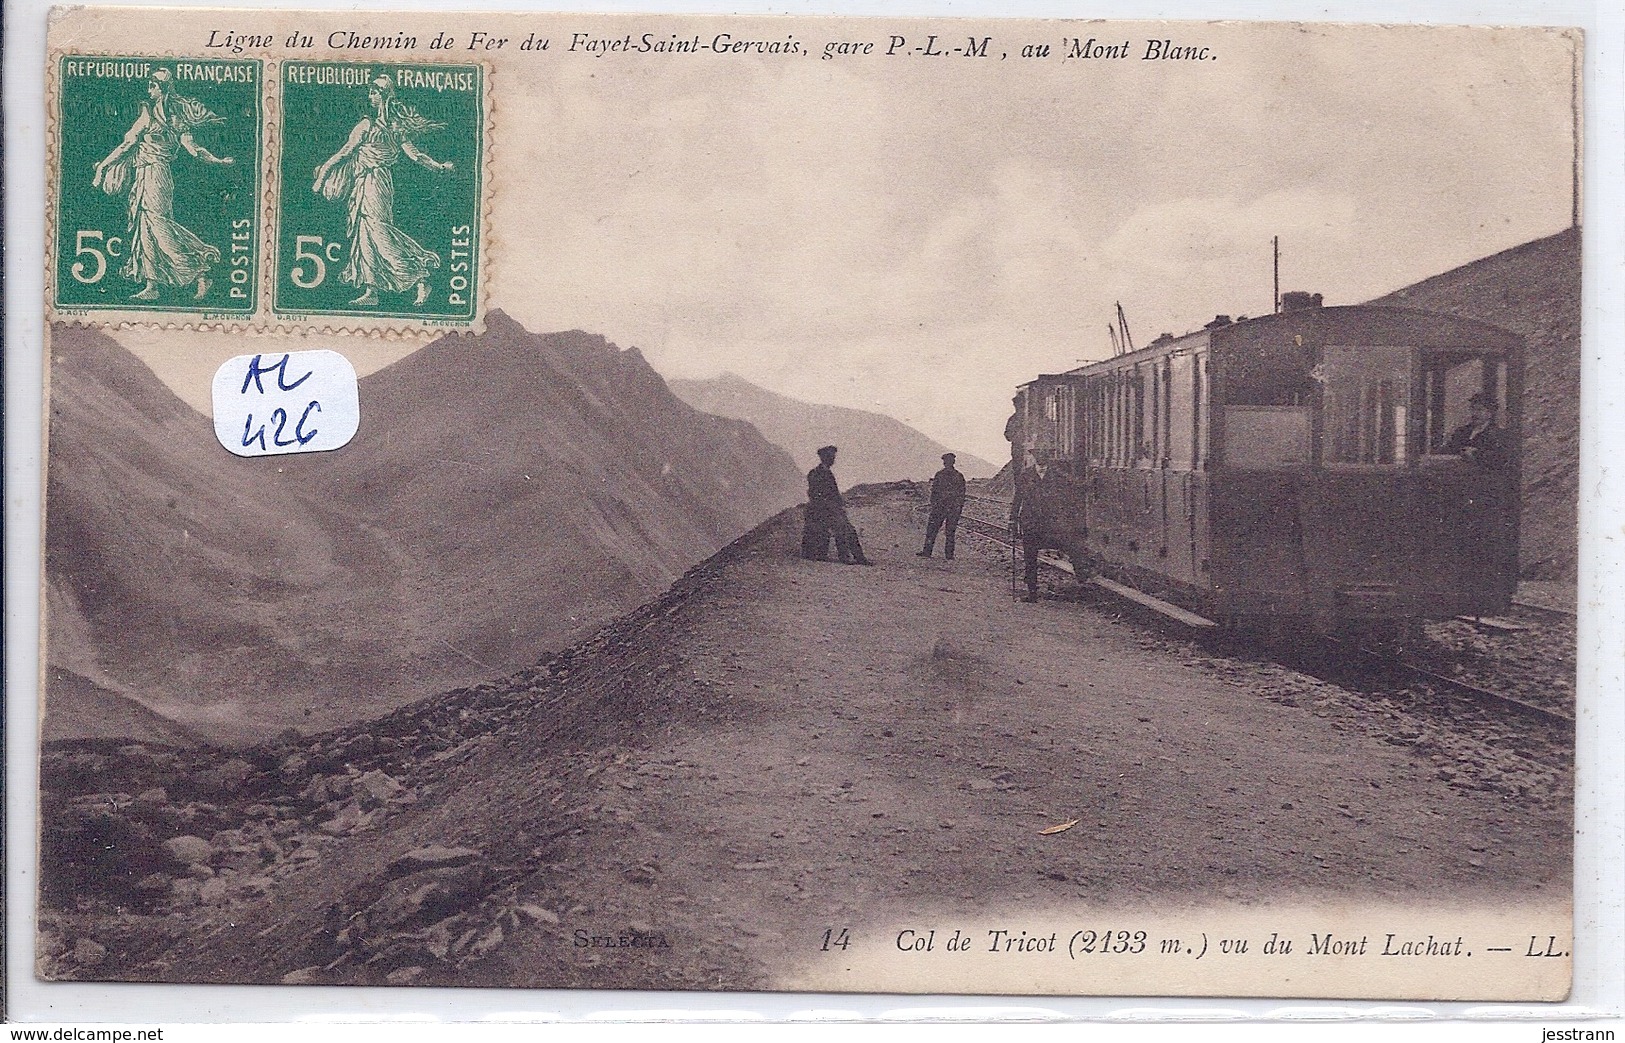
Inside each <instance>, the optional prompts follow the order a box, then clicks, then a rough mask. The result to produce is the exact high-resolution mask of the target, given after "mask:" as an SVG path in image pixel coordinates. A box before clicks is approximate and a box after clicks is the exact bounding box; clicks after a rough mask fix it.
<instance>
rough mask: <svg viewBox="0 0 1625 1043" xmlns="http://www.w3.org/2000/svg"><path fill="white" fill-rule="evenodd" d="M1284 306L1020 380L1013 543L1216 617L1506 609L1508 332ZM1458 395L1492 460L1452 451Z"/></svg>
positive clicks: (1517, 375)
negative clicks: (1022, 496) (1024, 500)
mask: <svg viewBox="0 0 1625 1043" xmlns="http://www.w3.org/2000/svg"><path fill="white" fill-rule="evenodd" d="M1284 303H1286V304H1287V305H1289V306H1288V307H1286V308H1284V309H1283V310H1282V311H1280V312H1277V313H1275V314H1272V315H1266V316H1263V317H1261V318H1256V319H1242V320H1239V321H1234V322H1232V321H1230V320H1229V319H1228V318H1227V317H1226V316H1219V317H1217V318H1216V319H1215V320H1214V321H1213V322H1211V323H1209V324H1208V325H1207V326H1206V327H1205V328H1203V329H1201V330H1199V331H1197V332H1194V333H1189V334H1186V335H1185V336H1182V337H1174V336H1171V335H1169V334H1163V335H1162V336H1161V337H1158V338H1157V339H1156V340H1155V341H1153V342H1152V343H1151V344H1150V345H1148V346H1147V347H1144V348H1142V349H1139V350H1134V351H1130V352H1128V353H1126V354H1121V355H1118V356H1117V357H1115V358H1113V359H1110V360H1109V361H1104V362H1098V363H1094V364H1091V365H1086V366H1083V367H1081V368H1079V369H1074V370H1069V371H1067V372H1065V373H1058V374H1046V375H1042V376H1039V377H1038V378H1037V379H1035V380H1032V381H1030V382H1029V383H1027V384H1025V385H1023V386H1022V387H1021V388H1020V392H1019V394H1018V395H1017V396H1016V414H1015V416H1014V417H1012V423H1011V426H1010V428H1009V429H1008V430H1007V432H1006V433H1007V435H1009V436H1010V437H1011V439H1012V443H1013V444H1012V449H1013V454H1012V455H1013V457H1014V458H1015V459H1017V460H1022V461H1024V463H1025V466H1024V467H1023V468H1021V469H1020V471H1019V475H1020V476H1019V477H1018V479H1017V481H1018V483H1022V482H1024V483H1026V489H1027V490H1029V492H1028V493H1027V494H1026V495H1033V494H1036V497H1035V501H1034V502H1042V503H1046V504H1048V505H1049V506H1048V509H1047V510H1045V511H1043V512H1041V513H1039V514H1037V515H1036V516H1034V515H1032V514H1031V513H1029V515H1028V516H1027V517H1026V518H1025V519H1024V520H1023V522H1022V526H1023V532H1022V534H1023V536H1024V537H1025V538H1029V539H1034V540H1036V541H1038V542H1040V543H1041V544H1044V545H1047V546H1051V547H1055V548H1058V549H1060V550H1062V551H1064V552H1065V553H1066V554H1067V555H1068V557H1069V558H1071V559H1072V561H1073V563H1074V565H1075V566H1078V565H1086V566H1087V567H1088V568H1091V569H1093V570H1095V571H1096V572H1097V573H1099V574H1101V575H1103V576H1104V577H1106V578H1108V579H1110V580H1113V581H1116V582H1118V583H1122V584H1127V585H1129V586H1131V587H1134V588H1137V589H1139V590H1140V591H1143V592H1145V593H1147V594H1150V595H1152V596H1154V597H1156V598H1159V599H1162V600H1164V601H1166V602H1170V603H1172V604H1174V605H1177V606H1180V607H1182V608H1184V609H1187V610H1189V611H1194V612H1197V613H1200V614H1201V615H1202V616H1204V617H1206V618H1207V619H1209V620H1212V621H1216V622H1219V623H1221V624H1225V625H1243V626H1245V625H1248V624H1251V623H1263V624H1282V623H1286V624H1290V625H1294V626H1297V625H1302V626H1310V627H1314V628H1317V629H1350V628H1361V627H1365V626H1372V627H1374V628H1376V629H1381V628H1382V627H1383V626H1384V625H1395V624H1398V625H1407V624H1408V623H1410V622H1412V621H1415V620H1417V619H1424V618H1447V617H1451V616H1456V615H1463V614H1471V615H1491V614H1495V613H1497V612H1502V611H1505V610H1506V608H1507V605H1508V601H1509V599H1510V598H1511V596H1512V594H1513V591H1514V587H1515V585H1516V582H1517V571H1518V570H1517V545H1518V516H1519V482H1518V474H1519V433H1520V426H1521V419H1522V408H1521V399H1522V390H1523V368H1522V367H1523V342H1522V340H1521V338H1519V337H1518V336H1517V335H1516V334H1513V333H1510V332H1508V331H1506V330H1502V329H1497V328H1495V327H1493V326H1489V325H1485V324H1482V323H1478V322H1472V321H1468V320H1464V319H1458V318H1454V317H1450V316H1445V315H1437V314H1430V313H1426V312H1421V311H1413V310H1407V309H1401V308H1388V307H1368V306H1353V307H1321V306H1320V303H1319V298H1318V296H1316V297H1313V298H1311V297H1310V296H1309V295H1308V294H1301V293H1297V294H1289V295H1286V300H1285V301H1284ZM1475 398H1476V400H1477V404H1478V409H1479V410H1480V412H1482V411H1483V410H1484V409H1485V408H1486V407H1487V406H1489V405H1491V404H1493V408H1494V418H1493V423H1494V425H1495V426H1496V427H1497V428H1498V431H1497V432H1496V438H1497V442H1498V446H1499V447H1500V449H1499V451H1498V452H1497V453H1496V454H1495V458H1494V459H1493V460H1492V459H1487V458H1486V459H1475V458H1473V454H1472V453H1471V452H1468V453H1465V454H1464V453H1462V452H1460V451H1458V448H1457V446H1456V443H1459V441H1460V437H1459V435H1457V433H1458V432H1461V431H1462V430H1463V429H1464V425H1468V424H1469V423H1470V422H1471V420H1470V418H1471V416H1472V414H1473V405H1472V404H1471V403H1472V402H1473V400H1474V399H1475ZM1480 424H1481V425H1482V419H1481V420H1480ZM1453 435H1457V437H1455V438H1453V437H1452V436H1453ZM1080 574H1081V570H1080Z"/></svg>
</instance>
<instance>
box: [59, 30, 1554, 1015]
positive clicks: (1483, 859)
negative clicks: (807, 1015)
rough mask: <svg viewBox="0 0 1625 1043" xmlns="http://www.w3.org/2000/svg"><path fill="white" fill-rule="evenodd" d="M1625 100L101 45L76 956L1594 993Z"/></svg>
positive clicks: (590, 976) (1478, 69)
mask: <svg viewBox="0 0 1625 1043" xmlns="http://www.w3.org/2000/svg"><path fill="white" fill-rule="evenodd" d="M1582 50H1583V39H1582V35H1581V33H1580V32H1579V31H1578V30H1573V29H1564V28H1560V27H1558V28H1528V27H1524V28H1485V27H1477V28H1473V27H1439V26H1433V27H1420V26H1409V27H1408V26H1394V25H1389V26H1366V25H1333V24H1285V23H1279V24H1277V23H1238V22H1226V23H1201V22H1129V21H1121V22H1120V21H1109V20H1108V21H1083V20H1078V21H1066V20H1049V21H1040V20H997V19H993V20H976V19H953V18H935V19H893V18H886V19H880V18H876V19H857V18H788V17H721V16H704V17H679V16H671V15H598V14H557V15H554V14H548V15H543V14H523V13H504V14H466V13H449V12H448V13H431V12H422V11H420V12H414V13H386V12H377V11H372V12H358V11H324V12H311V11H288V10H279V11H250V10H233V11H229V12H228V11H203V10H187V11H181V10H173V9H164V8H140V9H136V8H72V9H61V10H59V11H57V12H56V13H55V15H54V17H53V21H52V24H51V27H50V32H49V39H48V52H49V53H48V59H47V60H48V68H47V71H46V80H47V87H48V95H47V99H46V100H47V105H48V109H49V112H48V119H47V126H48V128H49V137H48V142H47V144H48V167H47V195H48V211H49V212H48V215H47V216H48V222H49V225H48V229H47V238H48V250H47V253H48V256H47V258H46V264H47V273H48V278H47V302H46V305H47V312H48V316H49V318H50V320H51V321H50V323H49V325H48V331H47V345H46V350H47V353H48V354H47V358H48V365H47V389H46V393H47V407H46V417H47V420H48V425H47V426H48V432H47V439H48V442H47V454H46V477H47V487H46V493H45V526H46V534H45V555H44V558H45V561H44V575H43V577H42V584H43V595H42V601H43V610H44V614H45V623H44V634H43V646H42V655H41V660H42V662H41V671H42V675H43V677H42V691H43V696H42V706H41V712H42V718H41V732H42V747H41V751H40V793H39V815H40V818H39V821H40V833H39V842H40V864H39V877H38V880H39V890H38V898H37V901H38V907H37V910H38V920H37V935H36V937H37V961H36V973H37V975H38V977H39V978H41V979H44V980H48V981H117V982H174V983H224V984H272V985H277V984H280V985H284V986H287V987H288V988H290V989H292V988H295V987H298V986H304V985H393V986H485V987H490V986H509V987H524V988H561V989H569V988H591V989H644V990H692V991H739V990H756V991H779V992H794V991H808V992H828V991H839V992H863V993H970V994H991V995H1047V996H1225V997H1305V998H1366V999H1395V1000H1399V999H1404V1000H1475V1001H1514V1000H1516V1001H1560V1000H1563V999H1564V998H1565V997H1566V996H1567V995H1568V994H1569V991H1570V985H1571V980H1572V973H1573V966H1574V956H1573V939H1574V930H1573V912H1572V905H1573V894H1574V890H1573V849H1572V844H1573V826H1574V792H1575V743H1576V734H1575V728H1576V723H1575V721H1576V712H1575V658H1576V637H1575V634H1576V597H1575V591H1576V559H1577V550H1576V500H1577V469H1578V460H1579V448H1580V447H1579V419H1578V401H1579V372H1580V357H1581V356H1580V274H1581V266H1580V258H1581V238H1582V232H1581V228H1582V217H1583V200H1582V198H1581V193H1580V183H1581V170H1580V157H1581V154H1582V150H1581V140H1582V134H1583V128H1582V121H1581V119H1580V115H1579V114H1580V111H1581V107H1580V106H1581V102H1582V98H1581V92H1580V82H1581V73H1582V63H1581V54H1582Z"/></svg>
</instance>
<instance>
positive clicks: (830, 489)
mask: <svg viewBox="0 0 1625 1043" xmlns="http://www.w3.org/2000/svg"><path fill="white" fill-rule="evenodd" d="M835 453H836V447H835V446H832V445H826V446H824V447H822V448H821V449H819V450H818V466H817V467H814V468H813V469H812V470H811V471H808V472H807V513H806V518H805V519H804V521H803V522H802V528H801V556H802V557H803V558H806V559H807V560H809V561H828V560H829V541H830V537H832V536H833V537H834V538H835V552H836V554H837V555H838V556H839V557H840V560H841V563H842V564H843V565H873V564H874V562H872V561H870V560H869V559H868V558H866V557H864V556H863V547H862V546H861V545H860V544H859V543H858V530H857V529H855V528H853V526H852V522H851V521H850V520H848V518H847V516H846V502H845V501H844V500H842V499H841V487H840V486H839V485H838V484H836V481H835V472H834V471H832V470H831V468H832V467H834V466H835Z"/></svg>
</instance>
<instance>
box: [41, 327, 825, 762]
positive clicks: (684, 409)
mask: <svg viewBox="0 0 1625 1043" xmlns="http://www.w3.org/2000/svg"><path fill="white" fill-rule="evenodd" d="M52 354H53V366H52V373H51V455H50V460H49V465H48V473H49V488H48V491H47V500H46V503H47V536H46V580H47V588H48V589H47V598H48V607H49V634H48V640H49V653H48V661H49V665H50V671H49V675H48V677H49V679H48V684H47V714H46V721H45V735H46V738H47V739H52V738H64V737H76V736H107V735H109V734H110V733H113V734H123V735H125V736H127V737H131V738H146V739H154V738H161V739H162V740H164V741H173V740H174V739H175V738H176V737H177V735H178V734H182V733H185V734H192V735H199V736H202V737H204V738H207V739H211V740H215V741H241V740H245V739H252V738H255V737H264V736H266V735H270V734H274V733H276V732H278V731H280V730H282V729H284V728H286V727H289V726H299V727H306V728H323V727H332V726H334V725H337V724H340V723H343V722H345V721H352V720H358V719H361V718H365V717H368V716H374V715H376V714H378V713H381V712H383V711H385V710H387V709H388V708H390V707H392V706H397V705H400V704H401V703H403V702H405V701H407V700H409V699H412V698H415V697H418V696H421V695H423V694H425V693H428V692H432V691H436V690H441V689H444V688H445V687H447V686H448V685H453V684H458V683H463V682H465V681H467V680H470V679H473V678H477V677H488V676H492V675H494V674H499V673H501V672H503V671H506V670H511V669H514V668H516V667H518V666H520V665H523V664H527V663H533V662H535V661H536V660H537V659H539V658H541V657H542V656H543V655H544V654H545V653H546V652H548V651H549V650H552V649H557V648H560V647H563V646H564V645H566V644H568V643H569V642H570V641H571V640H573V639H575V638H577V637H579V636H581V635H582V634H584V633H587V632H590V631H591V629H592V628H593V627H595V626H596V625H598V624H599V623H601V622H602V621H604V620H605V619H609V618H612V617H614V616H615V615H617V614H619V613H621V612H624V611H626V610H627V609H629V608H631V607H634V606H636V605H638V604H641V603H642V602H644V601H646V600H647V599H648V598H650V597H652V596H654V595H655V594H657V593H659V592H660V591H661V590H663V589H665V587H666V586H667V585H668V584H669V583H670V582H671V581H672V579H674V578H675V577H676V576H678V575H680V574H681V573H682V572H683V571H684V570H685V569H686V568H688V567H689V566H691V565H692V564H693V563H694V562H696V561H699V560H701V559H703V558H704V557H705V556H706V555H708V554H710V553H711V552H713V551H715V550H716V549H717V548H718V547H720V546H722V545H724V544H725V543H727V542H728V541H729V540H731V539H732V538H733V537H735V536H736V535H738V534H739V533H740V532H743V531H745V530H747V529H749V528H750V527H751V526H752V525H754V524H755V523H756V522H758V521H760V520H761V519H762V518H764V517H766V516H768V515H769V514H771V513H773V512H774V511H776V510H778V509H780V508H782V507H784V506H785V505H787V504H790V503H794V502H795V501H796V500H797V499H799V496H800V493H801V477H800V474H799V472H798V470H797V468H796V467H795V465H794V464H793V462H792V461H791V460H790V459H789V458H788V457H787V456H786V455H785V454H783V453H782V452H781V451H779V450H778V449H776V448H775V447H773V446H771V445H770V444H768V443H767V442H766V440H764V439H763V438H762V437H761V436H760V435H759V434H757V433H756V432H755V431H754V430H753V429H751V428H750V427H749V425H746V424H743V423H741V422H739V421H733V420H726V419H721V418H717V417H713V416H709V415H706V414H703V413H699V412H696V411H695V410H693V409H691V408H689V407H688V406H686V405H684V404H683V403H682V402H681V401H679V400H678V399H676V398H675V397H674V396H672V395H671V393H670V392H669V391H668V390H667V389H666V387H665V385H664V383H663V382H662V381H661V379H660V377H659V376H658V375H657V374H656V373H655V372H654V371H653V370H652V369H650V368H649V366H648V365H647V364H646V363H645V362H644V360H643V358H642V357H641V356H640V355H639V354H638V353H637V352H636V351H621V350H619V349H617V348H616V347H615V346H614V345H611V344H609V343H608V342H606V341H605V340H603V338H601V337H595V336H591V335H588V334H584V333H579V332H576V333H560V334H550V335H547V336H538V335H534V334H531V333H528V332H527V331H525V330H524V329H523V328H521V327H520V326H519V325H518V324H517V323H515V322H513V321H512V320H511V319H509V318H507V316H505V315H503V314H502V313H500V312H497V313H493V314H492V315H491V316H490V319H489V322H488V325H487V329H486V331H485V332H484V333H483V334H480V335H478V336H475V335H453V336H447V337H443V338H441V339H439V340H437V341H435V342H434V343H432V344H430V345H428V346H426V347H425V348H424V349H422V350H421V351H419V352H416V353H415V354H413V355H411V356H409V357H407V358H406V359H404V360H403V361H401V362H399V363H397V364H396V365H394V366H391V367H389V368H387V369H385V370H382V371H380V372H378V373H376V374H373V375H372V376H369V377H368V378H366V379H365V380H363V381H362V382H361V407H362V418H363V419H362V429H361V432H360V433H359V434H358V435H357V437H356V439H355V440H354V441H352V442H351V444H350V445H349V446H346V447H345V448H343V449H341V450H338V451H336V452H333V453H324V454H311V455H305V456H284V457H269V458H261V459H254V460H244V459H240V458H237V457H234V456H231V455H229V454H228V453H226V452H225V450H224V449H222V448H221V447H220V446H219V444H218V443H217V442H216V441H215V439H214V434H213V431H212V428H211V426H210V424H209V422H208V420H207V419H206V418H204V417H203V416H202V415H200V414H198V413H197V412H196V411H195V410H193V409H191V408H190V407H189V406H187V405H185V404H184V403H183V402H181V401H180V400H179V399H178V398H177V397H176V396H175V395H174V394H173V393H171V392H170V391H169V390H168V389H167V388H166V387H164V385H163V384H162V383H160V382H159V381H158V380H157V378H156V377H154V376H153V374H152V373H151V371H150V370H148V369H147V368H146V367H145V366H143V365H142V364H141V363H140V362H139V361H138V360H136V359H135V358H134V357H133V356H132V355H131V354H130V353H129V352H127V351H125V350H124V349H123V348H121V347H120V346H119V345H118V344H117V343H116V342H115V341H114V340H113V339H111V338H109V337H107V336H104V335H102V334H99V333H95V332H92V331H87V330H82V329H77V328H69V327H62V328H58V329H56V330H55V331H53V335H52ZM132 706H134V707H136V708H138V709H139V710H141V711H142V712H148V711H150V713H151V714H154V715H157V717H156V721H154V720H153V719H149V718H147V717H142V716H141V713H137V712H136V711H134V710H131V707H132ZM126 719H127V720H129V721H130V722H131V727H130V728H128V729H127V730H124V729H121V728H120V727H119V726H118V725H117V723H116V722H118V721H120V720H126ZM166 719H167V721H169V722H172V723H173V725H175V726H176V728H175V731H174V732H172V733H169V734H163V735H161V734H160V733H163V732H164V731H165V728H164V727H163V726H162V723H161V722H163V721H164V720H166Z"/></svg>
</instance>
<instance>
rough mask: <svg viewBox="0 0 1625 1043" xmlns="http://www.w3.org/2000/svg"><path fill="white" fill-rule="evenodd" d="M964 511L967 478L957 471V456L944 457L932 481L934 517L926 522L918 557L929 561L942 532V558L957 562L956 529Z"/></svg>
mask: <svg viewBox="0 0 1625 1043" xmlns="http://www.w3.org/2000/svg"><path fill="white" fill-rule="evenodd" d="M964 509H965V476H964V475H963V474H961V473H960V472H959V471H957V470H955V468H954V454H952V453H943V454H942V470H940V471H938V472H937V473H936V474H935V475H934V476H932V478H931V517H930V518H929V519H928V520H927V521H926V523H925V549H924V550H922V551H920V553H919V557H922V558H929V557H930V556H931V552H932V550H933V549H934V548H935V547H936V545H937V533H938V531H942V534H943V535H942V556H943V557H944V558H946V559H948V560H949V561H953V560H954V530H955V529H957V528H958V527H959V515H960V512H961V511H963V510H964Z"/></svg>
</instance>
